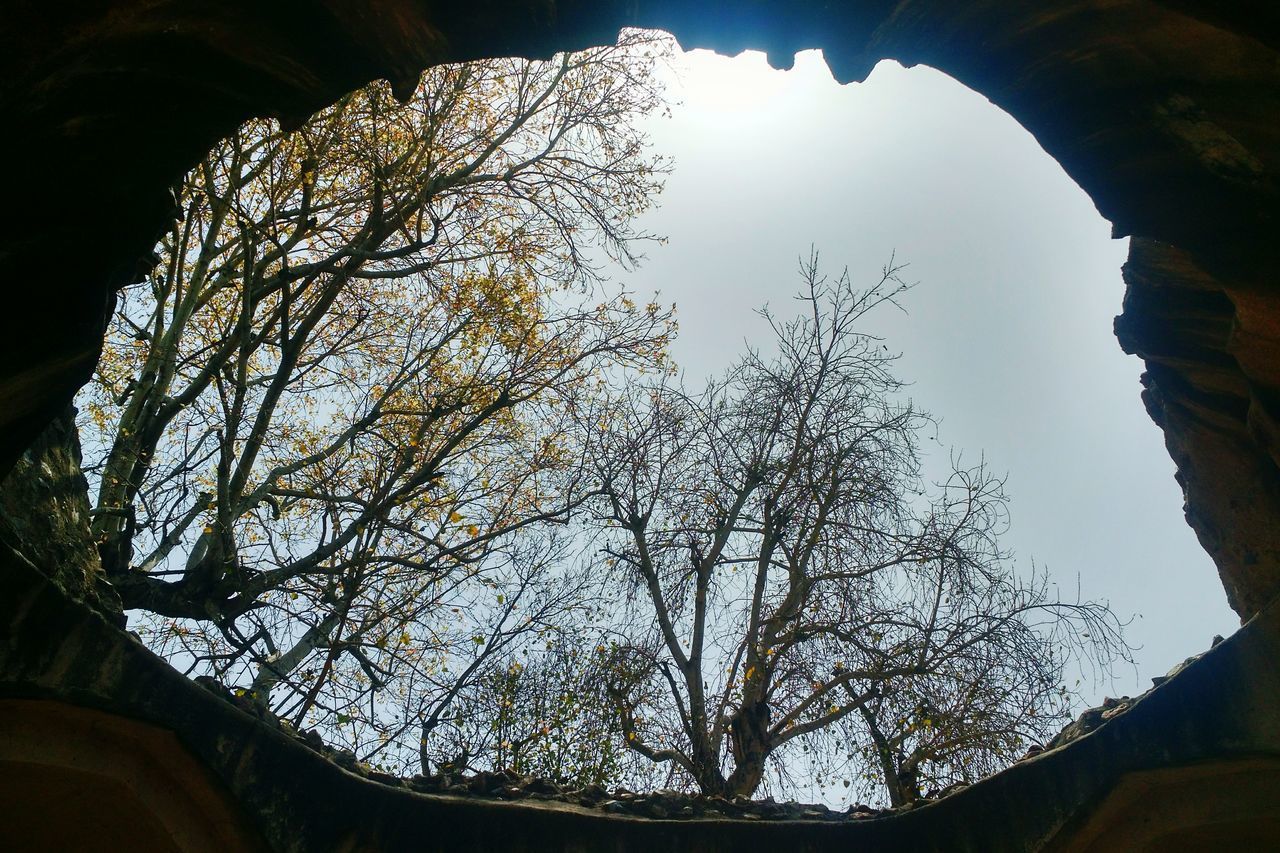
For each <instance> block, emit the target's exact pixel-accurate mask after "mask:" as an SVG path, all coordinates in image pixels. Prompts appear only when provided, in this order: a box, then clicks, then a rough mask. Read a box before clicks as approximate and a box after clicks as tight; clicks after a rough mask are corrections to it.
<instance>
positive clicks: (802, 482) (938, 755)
mask: <svg viewBox="0 0 1280 853" xmlns="http://www.w3.org/2000/svg"><path fill="white" fill-rule="evenodd" d="M900 270H901V268H900V267H896V266H894V265H893V264H892V263H891V264H890V265H889V266H888V267H887V268H886V269H885V270H884V272H883V275H882V277H881V279H880V281H879V282H878V283H877V284H876V285H875V286H874V287H872V288H870V289H868V290H865V291H859V290H857V289H856V288H855V287H854V286H853V285H852V283H851V282H850V279H849V277H848V274H847V272H846V273H845V274H844V275H842V276H840V277H839V278H838V279H836V280H829V279H827V278H825V277H823V276H822V275H821V274H820V273H819V270H818V264H817V258H816V256H814V257H811V258H810V260H809V261H808V262H807V263H805V264H803V265H802V275H803V279H804V290H803V292H802V293H801V295H800V297H799V299H800V304H801V307H802V309H803V311H802V314H801V316H799V317H798V318H797V319H794V320H790V321H786V322H783V321H780V320H778V319H776V318H775V317H774V316H773V315H771V314H769V313H768V312H765V316H766V317H767V318H768V319H769V321H770V323H771V325H772V328H773V330H774V332H775V333H776V341H775V343H776V347H777V354H776V356H766V355H764V354H762V353H760V352H751V353H749V354H748V355H747V356H746V357H745V358H743V359H742V360H741V361H740V362H739V363H738V364H737V366H735V367H734V368H733V369H731V370H730V371H729V372H728V374H727V375H726V376H725V377H724V378H722V379H720V380H718V381H714V382H712V383H710V384H709V385H708V387H707V388H706V390H705V391H704V392H702V393H700V394H696V395H695V394H690V393H688V392H685V391H683V390H682V389H680V388H679V387H673V386H672V385H670V384H669V383H666V384H659V385H649V386H646V387H638V388H637V390H636V392H635V393H634V394H633V395H631V400H630V402H628V403H625V404H619V405H618V406H616V407H615V408H614V409H613V410H612V411H610V412H609V413H608V415H607V416H606V417H605V422H604V423H602V424H601V426H602V427H603V428H604V429H603V432H602V438H601V439H600V441H599V442H598V443H597V445H596V448H595V452H594V456H595V460H596V466H597V472H598V476H599V477H600V479H601V481H602V483H603V484H604V492H605V495H604V497H603V498H602V499H601V500H600V501H599V502H598V503H596V504H593V505H592V506H594V507H596V508H597V509H596V513H597V514H596V519H597V522H598V524H599V525H600V527H601V529H602V533H601V535H602V536H603V537H604V547H603V549H602V551H601V558H602V559H603V560H604V561H605V563H606V564H607V565H608V566H609V567H611V568H612V570H613V577H615V578H620V579H625V580H627V581H629V582H630V586H631V589H632V592H633V599H632V601H633V604H632V607H631V613H632V621H631V623H630V624H631V626H632V630H633V634H632V639H631V641H630V642H629V643H627V644H624V645H623V646H621V647H620V648H619V649H618V651H617V652H616V654H615V665H616V667H617V672H618V673H619V674H620V675H622V676H623V677H622V678H621V679H620V681H619V683H618V684H617V685H616V686H615V688H614V691H613V697H614V700H615V702H616V704H617V707H618V710H619V713H620V716H621V721H622V727H623V731H624V737H625V738H626V742H627V745H628V746H629V747H630V748H631V749H632V750H634V751H635V752H637V753H639V754H641V755H644V756H646V757H647V758H649V759H651V760H653V761H655V762H669V763H671V764H672V765H674V766H676V767H678V768H680V770H681V771H682V773H683V774H684V775H685V776H686V778H687V779H688V780H690V781H691V782H692V783H693V784H695V785H696V786H697V787H698V788H699V789H701V790H702V791H703V792H705V793H708V794H726V795H728V794H733V795H738V794H746V795H749V794H751V793H752V792H754V791H755V790H756V789H757V787H758V786H759V785H760V784H761V782H762V780H763V779H764V778H765V771H766V767H767V766H768V765H769V763H770V760H771V759H772V758H774V757H775V756H778V755H783V754H792V755H799V754H800V753H802V752H806V751H809V750H811V749H818V748H820V749H823V750H825V751H826V752H828V753H830V754H836V753H839V754H846V755H849V754H850V748H849V743H854V744H861V745H863V748H862V751H861V753H857V752H855V753H854V754H853V757H854V758H857V757H858V756H859V755H862V756H870V757H873V758H874V759H875V762H876V763H875V764H873V765H872V766H873V767H875V768H877V769H878V770H879V771H880V775H881V778H882V781H883V784H884V786H885V788H886V789H887V792H888V794H889V798H890V800H891V801H892V802H894V803H900V802H905V801H906V800H909V799H913V798H915V797H917V796H919V794H920V785H921V784H922V782H923V781H925V780H935V779H943V778H949V776H965V775H966V774H970V773H971V772H973V771H975V770H977V769H981V768H984V767H987V766H990V764H991V762H992V761H993V760H995V759H996V758H997V757H999V756H1001V755H1006V756H1007V755H1009V753H1010V751H1011V750H1012V749H1013V748H1014V747H1015V745H1016V743H1017V742H1018V740H1019V739H1020V738H1024V737H1027V736H1029V735H1034V734H1038V733H1042V732H1043V731H1044V730H1045V729H1046V727H1047V726H1048V725H1049V724H1050V722H1051V721H1052V720H1053V719H1054V718H1057V717H1061V715H1062V714H1063V713H1064V711H1065V708H1066V703H1065V701H1064V694H1063V692H1062V687H1061V684H1060V681H1061V675H1062V669H1063V665H1064V662H1065V660H1066V658H1065V656H1064V654H1063V653H1062V652H1061V649H1062V648H1063V645H1062V644H1063V642H1064V641H1065V642H1066V644H1067V646H1068V647H1070V649H1071V650H1073V651H1075V652H1082V653H1085V654H1087V655H1093V656H1095V657H1097V658H1100V659H1102V660H1103V661H1104V662H1109V661H1110V660H1111V658H1112V657H1113V656H1114V655H1116V654H1123V653H1125V652H1126V650H1127V647H1125V646H1124V644H1123V641H1122V639H1121V634H1120V631H1121V625H1120V624H1119V623H1118V622H1117V620H1116V619H1115V617H1114V616H1113V615H1112V614H1111V612H1110V611H1109V610H1108V609H1107V607H1106V606H1105V605H1103V604H1100V603H1097V602H1089V601H1079V600H1073V601H1063V600H1059V599H1057V598H1055V597H1053V596H1051V595H1050V594H1049V589H1048V587H1047V586H1046V585H1045V584H1044V582H1043V578H1039V577H1036V578H1032V579H1030V580H1027V581H1024V580H1022V579H1020V577H1019V576H1018V574H1017V573H1016V572H1015V571H1014V569H1013V567H1012V565H1011V564H1010V562H1009V559H1008V555H1007V554H1006V553H1004V552H1003V551H1002V550H1001V548H1000V547H999V543H998V537H999V534H1000V533H1001V532H1002V531H1003V529H1004V527H1005V524H1006V498H1005V495H1004V492H1003V484H1002V482H1001V481H1000V480H999V479H998V478H995V477H993V476H992V475H991V474H990V472H989V471H988V470H987V468H986V467H985V466H984V465H983V464H978V465H976V466H973V467H967V468H966V467H964V466H962V465H961V464H959V462H958V460H956V461H955V464H954V472H953V474H952V476H951V478H950V479H949V480H948V481H947V482H945V483H943V484H941V485H940V486H939V487H937V488H936V489H934V490H932V491H931V492H930V491H929V490H927V489H926V487H925V485H924V484H923V483H922V481H921V477H920V470H919V469H920V465H919V457H920V454H919V450H918V444H917V441H918V436H919V434H920V432H921V431H922V430H924V429H926V428H928V427H929V426H930V425H931V422H930V420H929V418H928V416H927V415H925V414H923V413H922V412H920V411H918V410H917V409H915V408H914V407H913V406H912V404H911V403H910V402H907V401H903V400H902V399H901V394H900V392H901V383H900V382H899V381H897V380H896V379H895V378H894V377H893V376H892V374H891V372H890V368H891V366H892V363H893V361H894V358H895V356H893V355H892V354H890V353H889V352H888V350H887V349H886V348H885V347H884V345H883V344H882V342H881V341H880V340H879V339H878V338H875V337H874V336H871V335H869V334H867V333H865V331H864V330H862V329H861V328H860V325H861V324H862V323H864V322H865V321H866V319H867V315H868V313H869V312H871V311H873V310H874V309H876V308H877V307H879V306H883V305H885V304H886V303H889V304H895V303H896V300H897V299H898V297H899V296H900V295H901V294H902V293H903V292H904V291H905V290H906V289H907V285H906V284H905V283H904V282H903V281H902V279H901V278H900V276H899V273H900ZM926 492H929V493H928V494H926ZM636 673H643V674H647V679H648V690H647V692H643V691H642V692H636V691H635V689H634V685H636V684H637V679H636ZM642 681H643V680H642ZM655 695H660V696H661V697H662V698H661V701H657V702H655V701H654V700H653V699H652V697H653V696H655ZM785 765H786V762H785V761H781V760H779V761H777V762H775V767H776V768H777V769H778V772H779V773H785V772H786V766H785Z"/></svg>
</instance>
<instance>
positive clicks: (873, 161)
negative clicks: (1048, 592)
mask: <svg viewBox="0 0 1280 853" xmlns="http://www.w3.org/2000/svg"><path fill="white" fill-rule="evenodd" d="M675 65H676V72H677V82H676V83H675V84H674V85H673V86H672V88H671V95H672V98H673V99H674V100H676V101H679V102H680V103H679V104H678V105H677V106H675V107H673V110H672V116H671V117H670V118H663V119H656V118H655V119H653V120H652V121H651V122H650V124H649V126H648V128H647V129H648V131H649V133H650V134H651V136H652V139H653V142H654V145H655V149H656V150H657V151H658V152H660V153H663V154H668V155H671V156H672V157H674V158H675V172H674V173H673V174H672V176H671V177H670V179H669V180H668V183H667V190H666V192H665V193H664V195H663V197H662V206H661V209H660V210H658V211H656V212H655V213H653V214H650V215H649V216H648V217H647V218H646V220H645V221H644V222H643V225H644V226H645V227H647V228H648V229H649V230H651V231H654V232H657V233H660V234H665V235H667V236H668V237H669V238H670V242H669V244H668V245H666V246H654V247H652V248H650V249H649V250H648V259H647V261H646V262H645V263H644V265H643V266H642V267H641V269H640V270H639V272H637V273H636V274H634V275H629V276H627V277H626V280H627V282H628V285H629V286H630V287H631V288H632V289H634V290H635V291H637V292H638V293H639V294H640V295H642V296H647V294H649V293H650V292H652V291H653V290H659V291H661V293H662V297H663V301H675V302H677V304H678V306H679V318H680V326H681V336H680V339H679V341H677V343H676V345H675V348H674V354H675V356H676V359H677V361H678V362H679V363H680V364H681V365H683V366H684V367H685V369H686V372H687V376H688V379H689V381H690V383H691V384H692V383H694V382H696V381H697V380H699V379H700V378H701V377H703V376H705V375H707V374H708V373H713V372H718V371H720V370H722V369H723V368H724V367H726V366H728V364H729V363H730V362H731V361H733V359H734V358H735V356H736V355H737V354H738V353H740V352H741V351H742V349H743V347H744V345H745V342H746V341H751V342H754V343H757V344H762V345H763V344H766V343H767V342H768V340H769V332H768V329H767V327H766V326H765V325H764V323H763V321H762V320H760V319H759V318H758V317H757V316H756V315H755V314H754V313H753V309H755V308H757V307H759V306H760V305H762V304H763V303H765V302H770V303H771V304H772V306H773V307H774V309H775V312H776V313H778V314H784V315H789V314H790V313H791V309H790V306H789V305H788V302H789V298H790V296H791V295H792V294H793V293H794V292H795V291H796V289H797V288H798V286H799V279H798V278H797V276H796V273H795V270H796V265H797V259H798V257H799V256H801V255H807V253H808V251H809V246H810V244H813V245H814V246H815V247H816V248H817V249H818V250H819V252H820V253H821V256H822V259H823V262H824V264H825V265H826V267H827V269H828V270H829V271H830V272H832V273H838V272H839V270H840V268H842V267H843V266H845V265H847V266H848V267H849V268H850V271H851V273H852V274H853V275H854V280H855V283H857V282H863V283H866V284H871V283H873V282H874V280H875V278H876V277H877V276H878V273H879V270H880V268H881V266H883V265H884V264H885V263H886V262H887V261H888V260H889V257H890V255H891V253H894V252H896V255H897V260H898V261H899V262H907V263H909V264H910V266H909V267H908V268H907V270H906V273H905V277H906V278H907V280H909V281H918V282H919V285H918V287H917V288H916V289H915V290H913V291H912V292H910V293H909V294H908V295H907V297H906V300H905V303H904V304H905V307H906V308H907V309H908V310H909V312H910V313H909V314H908V315H903V314H898V313H894V312H891V311H886V312H884V313H882V314H880V316H879V318H878V320H877V322H878V323H879V325H877V326H876V328H874V329H872V330H871V331H874V332H875V333H877V334H881V335H884V336H886V337H887V343H888V345H889V348H890V349H892V350H898V351H901V352H902V353H903V358H902V360H901V361H900V362H899V370H898V375H899V376H900V377H901V378H903V379H906V380H908V381H910V382H912V383H914V384H913V387H912V389H911V396H912V397H913V398H914V400H915V401H916V403H917V404H918V405H919V406H920V407H921V408H923V409H925V410H927V411H931V412H932V413H934V414H935V415H937V416H940V417H941V419H942V421H943V423H942V431H941V439H942V444H940V445H932V447H933V458H932V460H930V462H929V464H933V465H938V464H941V465H945V464H946V460H947V454H948V453H949V451H950V448H951V447H954V448H956V449H957V450H961V451H963V452H964V454H965V457H966V459H973V460H976V459H977V457H978V456H979V454H982V453H985V455H986V459H987V462H988V463H989V465H990V466H991V467H992V468H993V469H994V470H995V471H998V472H1004V471H1007V472H1008V484H1007V488H1008V491H1009V493H1010V494H1011V495H1012V498H1013V503H1012V525H1013V526H1012V530H1011V532H1010V534H1009V535H1008V537H1007V538H1006V540H1005V541H1006V544H1007V545H1008V546H1009V547H1011V548H1012V549H1013V550H1014V551H1015V552H1016V555H1017V557H1018V559H1019V562H1020V563H1021V564H1022V565H1023V567H1024V568H1025V567H1029V561H1030V560H1032V559H1034V560H1035V562H1036V564H1037V565H1038V566H1047V567H1048V569H1049V570H1050V572H1051V573H1052V575H1053V576H1054V577H1055V578H1056V580H1057V581H1058V582H1059V583H1060V584H1061V586H1062V587H1064V592H1065V593H1067V594H1074V590H1075V585H1076V580H1077V576H1079V582H1080V586H1081V588H1082V591H1083V593H1084V595H1085V596H1086V597H1093V598H1104V599H1109V600H1110V602H1111V604H1112V606H1113V608H1114V609H1115V610H1116V612H1117V613H1119V614H1121V615H1128V614H1134V615H1135V618H1134V621H1133V624H1132V626H1131V628H1130V632H1129V637H1130V640H1131V642H1133V643H1135V644H1136V645H1140V646H1142V649H1141V650H1140V651H1139V652H1138V653H1137V661H1138V673H1137V674H1136V675H1135V674H1134V673H1133V672H1132V671H1130V670H1122V671H1119V672H1117V675H1116V681H1115V683H1114V685H1108V684H1102V685H1099V686H1098V687H1097V688H1096V689H1094V690H1087V691H1086V694H1087V695H1092V696H1094V697H1096V700H1097V701H1100V700H1101V698H1102V697H1103V695H1116V694H1133V693H1136V692H1140V691H1141V690H1143V689H1145V688H1146V687H1148V686H1149V685H1150V682H1149V681H1148V678H1149V677H1151V676H1155V675H1161V674H1163V673H1165V672H1166V671H1167V670H1168V669H1169V668H1170V667H1172V666H1173V665H1174V664H1175V663H1177V662H1179V661H1181V660H1182V659H1183V658H1184V657H1186V656H1188V655H1191V654H1195V653H1197V652H1200V651H1203V650H1204V649H1206V648H1208V646H1209V643H1210V639H1211V638H1212V636H1213V635H1214V634H1215V633H1220V634H1224V635H1225V634H1229V633H1230V632H1231V631H1233V630H1234V629H1235V627H1236V626H1237V620H1236V617H1235V615H1234V614H1233V613H1232V612H1231V611H1230V610H1229V609H1228V608H1227V605H1226V598H1225V595H1224V593H1223V591H1222V587H1221V585H1220V583H1219V582H1218V578H1217V572H1216V569H1215V568H1214V566H1213V564H1212V562H1211V561H1210V560H1209V558H1208V556H1207V555H1206V554H1205V552H1204V551H1203V550H1201V548H1200V547H1199V545H1198V543H1197V542H1196V539H1195V536H1194V535H1193V533H1192V532H1191V529H1190V528H1189V527H1187V525H1186V523H1185V522H1184V521H1183V517H1182V495H1181V492H1180V490H1179V488H1178V486H1177V484H1176V483H1175V482H1174V479H1173V472H1174V468H1173V463H1172V462H1171V461H1170V459H1169V457H1168V455H1167V454H1166V453H1165V450H1164V446H1163V443H1162V437H1161V434H1160V431H1159V430H1158V429H1157V428H1156V426H1155V424H1154V423H1152V422H1151V420H1150V418H1148V416H1147V414H1146V412H1145V411H1144V410H1143V407H1142V403H1141V401H1140V399H1139V391H1140V386H1139V383H1138V376H1139V374H1140V373H1141V370H1142V364H1141V362H1140V361H1139V360H1138V359H1136V358H1134V357H1131V356H1127V355H1125V354H1124V353H1122V352H1121V351H1120V347H1119V346H1118V344H1117V343H1116V340H1115V337H1114V336H1113V334H1112V332H1111V322H1112V318H1113V317H1114V316H1115V315H1116V314H1117V313H1119V311H1120V301H1121V297H1122V296H1123V292H1124V286H1123V283H1122V282H1121V279H1120V266H1121V264H1122V263H1123V262H1124V259H1125V254H1126V250H1127V241H1114V240H1111V239H1110V233H1109V225H1108V223H1107V222H1106V221H1104V220H1103V219H1102V218H1101V217H1100V216H1099V214H1098V213H1097V211H1096V210H1095V209H1094V207H1093V205H1092V203H1091V202H1090V200H1089V198H1088V197H1087V196H1086V195H1085V194H1084V192H1083V191H1082V190H1081V189H1080V188H1079V187H1078V186H1076V185H1075V183H1074V182H1072V180H1071V179H1070V178H1068V177H1067V175H1066V174H1065V173H1064V172H1063V171H1062V168H1061V167H1060V166H1058V164H1057V163H1056V162H1055V161H1054V160H1053V159H1052V158H1051V157H1049V155H1048V154H1046V153H1045V152H1044V151H1043V150H1042V149H1041V148H1040V146H1039V145H1038V144H1037V143H1036V141H1035V139H1034V138H1033V137H1032V136H1031V135H1030V134H1029V133H1027V132H1026V131H1025V130H1023V129H1022V128H1021V127H1020V126H1019V125H1018V124H1017V122H1016V121H1014V120H1013V119H1012V118H1010V117H1009V116H1008V115H1006V114H1005V113H1003V112H1002V111H1000V110H999V109H998V108H996V107H995V106H993V105H992V104H991V103H990V102H988V101H987V100H986V99H985V98H984V97H982V96H981V95H978V94H976V93H974V92H972V91H970V90H968V89H966V88H964V87H963V86H961V85H960V84H959V83H957V82H955V81H954V80H952V79H950V78H948V77H946V76H945V75H943V74H941V73H939V72H937V71H934V70H932V69H929V68H914V69H904V68H902V67H901V66H899V65H897V64H894V63H882V64H881V65H880V66H878V67H877V68H876V70H875V72H874V73H873V74H872V75H871V77H870V78H869V79H868V81H867V82H866V83H864V84H852V85H848V86H840V85H838V84H836V83H835V82H834V81H833V80H832V78H831V76H830V74H829V72H828V71H827V68H826V65H825V64H824V63H823V60H822V58H821V55H820V54H819V53H817V52H809V53H803V54H801V55H800V56H799V57H798V59H797V62H796V66H795V68H794V69H793V70H791V71H787V72H781V71H773V70H771V69H769V67H768V65H767V64H766V62H765V60H764V57H763V55H762V54H758V53H746V54H743V55H741V56H739V57H737V58H734V59H728V58H725V57H718V56H715V55H714V54H711V53H708V52H705V51H695V52H693V53H689V54H684V55H683V56H679V57H677V59H676V63H675ZM926 443H928V444H932V442H926ZM927 449H929V448H926V450H927ZM1097 701H1095V702H1094V703H1092V704H1097Z"/></svg>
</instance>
